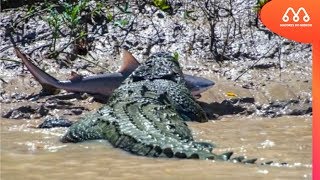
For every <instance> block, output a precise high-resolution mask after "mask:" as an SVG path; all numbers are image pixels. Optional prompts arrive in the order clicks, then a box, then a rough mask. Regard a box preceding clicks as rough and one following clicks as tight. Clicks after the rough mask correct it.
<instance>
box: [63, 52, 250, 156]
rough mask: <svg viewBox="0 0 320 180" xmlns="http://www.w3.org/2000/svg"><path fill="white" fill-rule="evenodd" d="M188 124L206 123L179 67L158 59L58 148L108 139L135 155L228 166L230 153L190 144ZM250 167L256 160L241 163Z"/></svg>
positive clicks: (166, 56) (170, 59)
mask: <svg viewBox="0 0 320 180" xmlns="http://www.w3.org/2000/svg"><path fill="white" fill-rule="evenodd" d="M188 120H193V121H199V122H206V121H207V118H206V115H205V112H204V111H203V110H202V109H201V107H200V106H199V105H198V104H197V103H196V101H195V99H194V98H193V97H192V95H191V93H190V92H189V90H188V89H187V88H186V87H185V82H184V79H183V76H182V71H181V68H180V66H179V64H178V62H177V61H176V60H175V59H174V58H173V57H172V56H171V55H170V54H168V53H157V54H154V55H153V56H151V57H150V58H148V60H147V61H146V62H145V63H144V64H142V65H141V66H139V67H138V68H137V69H136V70H135V71H134V72H133V73H132V74H131V75H130V76H129V77H128V78H127V79H126V80H125V81H124V83H123V84H122V85H121V86H120V87H119V88H118V89H117V90H115V91H114V93H113V95H112V96H111V98H110V100H109V103H108V104H107V105H106V106H104V107H102V108H101V109H100V110H99V111H98V112H96V113H94V114H91V115H89V116H86V117H85V118H83V119H82V120H80V121H79V122H77V123H75V124H74V125H72V126H71V127H70V129H69V131H68V132H67V133H66V135H65V136H64V137H63V138H62V142H81V141H85V140H93V139H106V140H108V141H109V142H110V143H111V144H112V145H113V146H114V147H117V148H121V149H123V150H125V151H128V152H131V153H133V154H136V155H142V156H151V157H168V158H171V157H176V158H195V159H220V160H229V158H230V156H231V155H232V152H227V153H224V154H221V155H216V154H213V153H212V152H211V150H212V148H213V145H212V144H210V143H205V142H196V141H194V140H193V137H192V134H191V131H190V130H189V128H188V126H187V124H186V123H185V121H188ZM234 160H236V161H242V160H243V158H242V157H238V158H234ZM250 161H253V162H254V161H255V159H253V160H249V161H243V162H250Z"/></svg>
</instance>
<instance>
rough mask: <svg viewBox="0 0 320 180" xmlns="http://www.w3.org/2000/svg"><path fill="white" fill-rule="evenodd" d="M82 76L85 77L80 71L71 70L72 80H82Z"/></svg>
mask: <svg viewBox="0 0 320 180" xmlns="http://www.w3.org/2000/svg"><path fill="white" fill-rule="evenodd" d="M82 78H83V76H82V75H80V74H78V73H76V72H74V71H71V78H70V79H69V80H70V81H73V82H74V81H81V80H82Z"/></svg>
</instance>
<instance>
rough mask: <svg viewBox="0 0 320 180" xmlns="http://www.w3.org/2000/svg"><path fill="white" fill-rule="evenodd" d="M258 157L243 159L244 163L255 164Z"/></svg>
mask: <svg viewBox="0 0 320 180" xmlns="http://www.w3.org/2000/svg"><path fill="white" fill-rule="evenodd" d="M257 160H258V159H257V158H253V159H247V160H244V161H242V163H244V164H254V163H255V162H256V161H257Z"/></svg>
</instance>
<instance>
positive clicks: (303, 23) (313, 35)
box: [260, 0, 320, 43]
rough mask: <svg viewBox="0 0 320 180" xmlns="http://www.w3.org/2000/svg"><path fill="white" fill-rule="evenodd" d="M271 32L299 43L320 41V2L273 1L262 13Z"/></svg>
mask: <svg viewBox="0 0 320 180" xmlns="http://www.w3.org/2000/svg"><path fill="white" fill-rule="evenodd" d="M260 17H261V21H262V22H263V24H265V25H266V26H267V27H268V28H269V29H270V30H271V31H273V32H275V33H277V34H279V35H281V36H283V37H286V38H288V39H292V40H295V41H298V42H304V43H312V42H317V41H320V1H318V0H272V1H270V2H268V3H267V4H265V5H264V6H263V7H262V9H261V12H260Z"/></svg>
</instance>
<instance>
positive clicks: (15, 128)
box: [0, 116, 312, 180]
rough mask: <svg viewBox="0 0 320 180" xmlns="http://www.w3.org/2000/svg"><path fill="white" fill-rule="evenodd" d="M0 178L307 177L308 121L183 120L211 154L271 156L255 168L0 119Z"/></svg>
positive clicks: (310, 126)
mask: <svg viewBox="0 0 320 180" xmlns="http://www.w3.org/2000/svg"><path fill="white" fill-rule="evenodd" d="M0 122H1V179H2V180H9V179H12V180H16V179H24V180H27V179H238V178H239V177H243V178H245V179H311V170H312V165H311V163H312V160H311V157H312V154H311V151H312V146H311V144H312V143H311V140H312V136H311V132H312V120H311V117H310V116H304V117H302V116H300V117H294V116H292V117H279V118H272V119H270V118H260V117H241V116H239V117H237V116H232V117H229V118H228V117H224V118H222V119H221V120H218V121H209V122H207V123H196V122H192V123H188V125H189V126H190V128H191V129H192V131H193V133H194V136H195V138H196V139H197V140H202V141H209V142H214V143H215V144H216V145H217V148H216V149H214V152H216V153H222V152H224V151H228V150H232V151H234V152H235V155H245V156H247V157H248V158H255V157H257V158H258V161H259V162H263V161H268V160H274V161H275V162H287V163H288V165H287V166H280V167H279V166H277V164H274V165H273V166H261V165H249V164H234V163H231V162H220V161H219V162H218V161H217V162H214V161H209V160H207V161H205V160H179V159H156V158H147V157H138V156H134V155H130V154H128V153H126V152H124V151H122V150H120V149H115V148H113V147H112V146H110V145H109V144H108V143H107V142H106V141H91V142H85V143H78V144H63V143H60V142H59V138H60V137H61V136H62V135H63V134H64V133H65V132H66V128H53V129H35V128H34V126H36V125H37V124H39V123H40V122H41V120H37V119H33V120H6V119H1V121H0Z"/></svg>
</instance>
